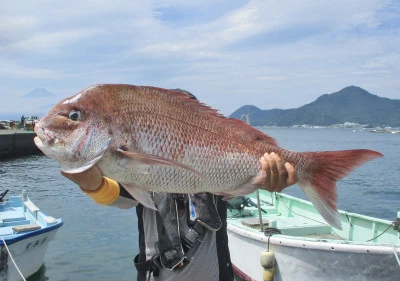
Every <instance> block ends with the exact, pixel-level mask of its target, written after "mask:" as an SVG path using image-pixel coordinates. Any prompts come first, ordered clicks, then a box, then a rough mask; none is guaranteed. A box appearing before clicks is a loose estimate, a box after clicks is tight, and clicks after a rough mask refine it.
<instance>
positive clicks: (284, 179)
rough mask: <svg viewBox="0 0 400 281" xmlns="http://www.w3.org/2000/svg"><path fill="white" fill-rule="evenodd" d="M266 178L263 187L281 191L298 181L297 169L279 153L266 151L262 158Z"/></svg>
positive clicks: (272, 190) (262, 168) (262, 167)
mask: <svg viewBox="0 0 400 281" xmlns="http://www.w3.org/2000/svg"><path fill="white" fill-rule="evenodd" d="M260 164H261V170H262V173H263V174H264V173H265V178H264V181H263V184H262V188H263V189H266V190H268V191H270V192H281V191H282V190H283V189H284V188H286V187H288V186H291V185H293V184H295V183H296V182H297V176H296V170H295V169H294V167H293V165H292V164H290V163H287V162H286V163H285V161H283V160H282V159H281V158H280V157H279V155H278V154H276V153H274V152H272V153H270V154H268V153H265V154H264V156H263V157H261V159H260Z"/></svg>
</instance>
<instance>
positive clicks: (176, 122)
mask: <svg viewBox="0 0 400 281" xmlns="http://www.w3.org/2000/svg"><path fill="white" fill-rule="evenodd" d="M34 130H35V133H36V135H37V136H36V137H35V139H34V141H35V144H36V146H37V147H38V148H39V149H40V150H42V152H43V153H44V154H45V155H47V156H49V157H51V158H53V159H55V160H56V161H57V162H58V164H59V165H60V168H61V170H62V174H63V175H64V176H66V177H67V178H69V179H71V180H72V181H74V182H75V183H77V184H78V186H80V187H81V189H82V190H83V191H85V192H86V193H87V194H88V195H89V196H90V197H92V198H93V199H94V200H95V202H97V203H99V204H103V205H110V206H117V207H120V208H130V207H133V206H137V207H136V212H137V215H138V224H139V225H138V229H139V249H140V251H139V255H138V256H137V257H136V258H135V265H136V266H137V269H138V280H146V278H147V277H150V276H151V278H153V279H152V280H171V281H172V280H191V281H196V280H207V281H208V280H233V277H232V268H231V263H230V257H229V249H228V240H227V233H226V212H227V210H226V208H227V207H226V205H227V204H226V201H224V200H223V199H225V200H226V199H229V198H233V197H236V196H240V195H246V194H250V193H252V192H253V191H255V190H257V189H260V188H264V189H267V190H269V191H281V190H282V189H283V188H285V187H287V186H289V185H291V184H294V183H295V182H297V183H298V185H299V186H300V187H301V189H302V190H303V191H304V192H305V194H306V195H307V196H308V198H309V199H310V200H311V202H312V203H313V204H314V206H315V207H316V208H317V210H318V211H319V212H320V213H321V215H322V217H323V218H324V219H325V220H326V221H327V222H328V223H329V224H330V225H332V226H334V227H336V228H338V229H341V222H340V219H339V213H338V211H337V192H336V181H338V180H340V179H342V178H344V177H345V176H347V175H348V174H349V173H350V172H351V171H352V170H354V169H355V168H357V167H358V166H360V165H362V164H363V163H365V162H367V161H370V160H373V159H375V158H377V157H381V156H383V155H382V154H381V153H379V152H377V151H372V150H368V149H352V150H342V151H319V152H318V151H312V152H295V151H291V150H286V149H284V148H281V147H280V146H279V145H278V142H277V141H276V140H275V139H274V138H272V137H270V136H268V135H266V134H265V133H263V132H261V131H259V130H257V129H256V128H254V127H252V126H250V125H248V124H246V123H244V122H242V121H240V120H236V119H233V118H227V117H224V116H223V115H221V114H220V113H218V111H217V110H214V109H212V108H210V107H208V106H206V105H205V104H203V103H201V102H199V101H198V100H197V99H196V98H195V97H194V96H193V95H192V94H190V93H188V92H186V91H182V90H179V89H178V90H176V89H175V90H171V89H162V88H157V87H151V86H135V85H124V84H99V85H93V86H91V87H89V88H86V89H84V90H82V91H80V92H79V93H78V94H76V95H74V96H72V97H69V98H66V99H64V100H62V101H60V102H59V103H58V104H56V105H55V106H54V107H53V108H52V109H51V110H50V111H49V112H48V113H47V114H46V116H44V117H43V118H41V119H40V121H39V123H38V124H37V125H36V126H35V129H34ZM264 153H267V154H264ZM261 155H264V156H263V157H261V160H260V156H261ZM278 155H279V156H278ZM260 161H261V165H260ZM286 163H291V164H292V165H293V166H292V165H291V164H286ZM146 276H147V277H146Z"/></svg>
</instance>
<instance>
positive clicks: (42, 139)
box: [34, 126, 56, 146]
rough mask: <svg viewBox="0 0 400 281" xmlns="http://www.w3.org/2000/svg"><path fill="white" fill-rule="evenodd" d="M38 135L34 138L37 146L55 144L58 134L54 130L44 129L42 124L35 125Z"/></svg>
mask: <svg viewBox="0 0 400 281" xmlns="http://www.w3.org/2000/svg"><path fill="white" fill-rule="evenodd" d="M34 130H35V133H36V137H35V138H34V141H35V144H36V145H37V146H49V145H52V144H54V142H55V140H56V136H55V134H54V132H53V131H50V130H47V129H44V128H42V127H40V126H35V129H34Z"/></svg>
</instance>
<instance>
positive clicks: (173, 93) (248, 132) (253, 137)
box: [142, 87, 278, 145]
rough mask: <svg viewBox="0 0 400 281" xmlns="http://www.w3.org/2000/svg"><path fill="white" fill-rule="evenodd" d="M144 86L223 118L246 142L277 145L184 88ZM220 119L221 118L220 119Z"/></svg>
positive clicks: (264, 135)
mask: <svg viewBox="0 0 400 281" xmlns="http://www.w3.org/2000/svg"><path fill="white" fill-rule="evenodd" d="M142 88H146V89H149V90H153V91H155V92H157V93H158V94H160V95H168V96H170V97H172V98H176V99H178V100H181V101H183V102H184V103H185V104H186V105H187V106H190V107H192V108H193V109H195V110H196V111H198V112H199V113H200V114H206V115H207V118H209V117H215V118H218V119H219V118H221V119H224V120H223V121H224V122H225V121H227V122H228V124H230V125H231V127H232V128H235V130H236V131H235V134H236V136H237V137H239V138H240V139H242V140H245V141H247V142H250V143H251V142H257V141H262V142H264V143H267V144H269V145H278V143H277V141H276V140H275V139H274V138H272V137H270V136H268V135H266V134H264V133H262V132H260V131H259V130H257V129H256V128H254V127H252V126H250V125H248V124H246V123H245V122H243V121H241V120H239V119H234V118H228V117H225V116H224V115H222V114H220V113H218V111H217V110H215V109H213V108H211V107H209V106H207V105H205V104H203V103H201V102H199V101H198V100H197V99H196V98H195V97H194V96H193V95H192V94H190V93H189V92H186V91H184V90H167V89H162V88H157V87H142ZM221 121H222V120H221Z"/></svg>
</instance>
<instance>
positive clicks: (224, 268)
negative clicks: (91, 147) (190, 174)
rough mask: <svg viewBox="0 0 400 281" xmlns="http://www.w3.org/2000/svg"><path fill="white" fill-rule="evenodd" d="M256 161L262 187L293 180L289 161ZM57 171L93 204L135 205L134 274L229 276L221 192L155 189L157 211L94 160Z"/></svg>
mask: <svg viewBox="0 0 400 281" xmlns="http://www.w3.org/2000/svg"><path fill="white" fill-rule="evenodd" d="M260 164H261V169H262V173H265V174H266V180H265V182H264V184H263V188H264V189H267V190H269V191H271V192H273V191H276V192H280V191H281V190H282V189H284V188H286V187H288V186H290V185H293V184H294V183H295V182H296V180H297V179H296V173H295V170H294V167H293V166H292V165H291V164H289V163H285V162H284V161H283V160H282V159H281V158H280V157H279V156H278V155H277V154H275V153H271V154H268V153H266V154H265V155H264V156H263V157H261V159H260ZM61 173H62V175H64V176H65V177H67V178H68V179H70V180H72V181H73V182H75V183H76V184H78V186H79V187H80V188H81V190H82V191H83V192H85V193H86V194H87V195H89V196H90V197H91V198H92V199H93V200H94V201H95V202H97V203H99V204H103V205H108V206H115V207H119V208H130V207H134V206H136V213H137V216H138V230H139V249H140V252H139V254H138V255H137V256H136V257H135V266H136V268H137V271H138V276H137V280H139V281H142V280H163V281H165V280H170V281H172V280H191V281H197V280H199V281H200V280H201V281H214V280H220V281H231V280H234V277H233V271H232V265H231V261H230V255H229V249H228V237H227V232H226V224H227V223H226V216H227V204H226V201H224V200H222V196H215V195H213V194H211V193H199V194H194V195H188V194H168V193H158V194H155V195H154V199H155V201H156V203H157V207H158V209H159V211H155V210H153V209H150V208H146V207H144V206H143V205H141V204H140V203H139V202H138V201H136V200H135V199H134V198H133V197H132V196H131V195H130V193H129V192H128V191H126V189H125V188H124V187H123V186H122V185H121V184H118V183H117V182H115V181H113V180H112V179H110V178H107V177H103V175H102V173H101V171H100V170H99V168H98V167H97V166H94V167H92V168H90V169H89V170H86V171H85V172H82V173H77V174H68V173H65V172H61ZM171 206H173V207H174V208H173V211H172V212H171ZM148 278H152V279H148Z"/></svg>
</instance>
